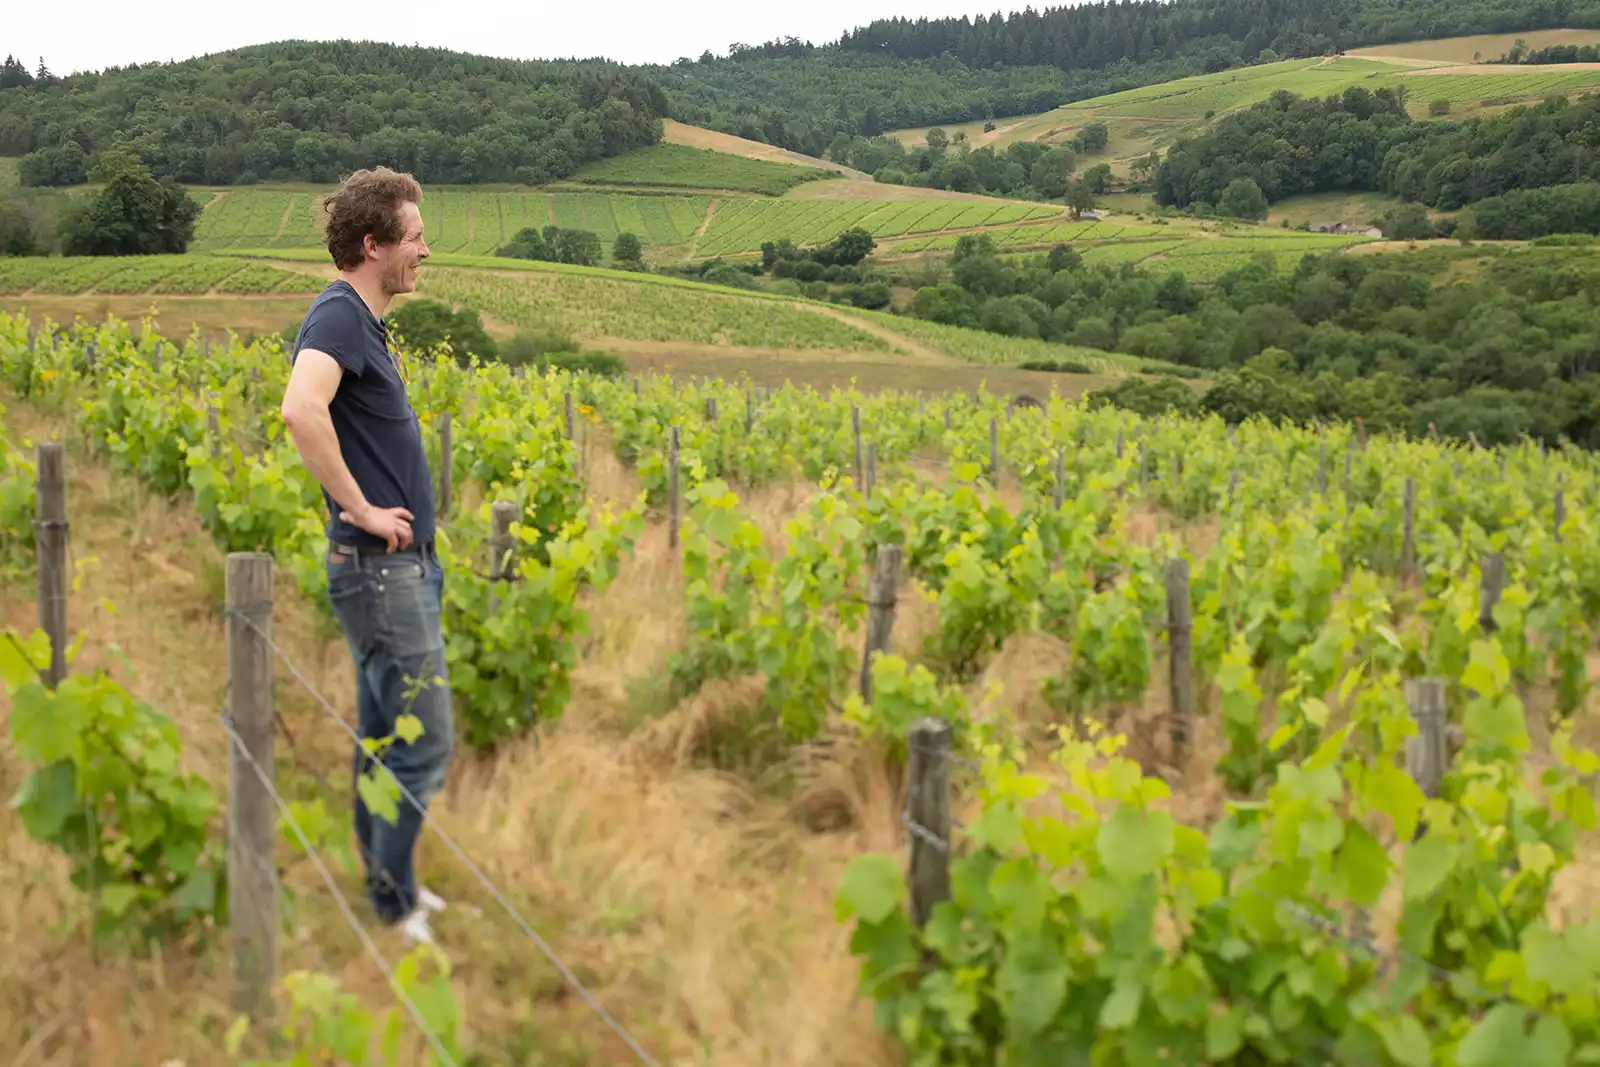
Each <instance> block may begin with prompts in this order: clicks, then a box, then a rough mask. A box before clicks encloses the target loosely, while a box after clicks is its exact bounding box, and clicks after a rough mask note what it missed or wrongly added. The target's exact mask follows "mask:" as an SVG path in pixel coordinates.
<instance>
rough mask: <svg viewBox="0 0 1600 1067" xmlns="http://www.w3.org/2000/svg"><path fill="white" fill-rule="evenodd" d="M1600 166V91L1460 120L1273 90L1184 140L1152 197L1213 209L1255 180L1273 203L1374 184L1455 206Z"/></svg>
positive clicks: (1360, 96)
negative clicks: (1233, 188)
mask: <svg viewBox="0 0 1600 1067" xmlns="http://www.w3.org/2000/svg"><path fill="white" fill-rule="evenodd" d="M1597 163H1600V95H1596V94H1590V95H1586V96H1583V97H1580V98H1578V99H1575V100H1568V99H1566V98H1563V97H1552V98H1551V99H1549V100H1546V101H1544V102H1543V103H1540V104H1536V105H1531V106H1526V107H1519V108H1514V109H1512V110H1510V111H1506V112H1504V113H1502V114H1499V115H1496V116H1493V117H1491V118H1473V119H1469V120H1468V121H1466V122H1461V123H1454V122H1448V121H1444V120H1434V119H1425V120H1419V119H1412V118H1411V117H1410V116H1409V115H1408V114H1407V113H1406V110H1405V103H1404V99H1403V97H1402V96H1401V95H1400V94H1399V93H1396V92H1394V91H1392V90H1389V89H1379V90H1378V91H1377V92H1369V91H1368V90H1366V89H1363V88H1361V87H1359V86H1352V87H1351V88H1349V89H1346V90H1345V91H1344V92H1343V93H1340V94H1337V95H1334V96H1329V97H1327V98H1325V99H1313V98H1307V97H1301V96H1295V95H1293V94H1290V93H1286V92H1279V93H1274V94H1273V96H1272V97H1271V98H1270V99H1268V100H1265V101H1263V102H1261V103H1260V104H1257V105H1255V106H1254V107H1251V108H1247V109H1245V110H1243V111H1241V112H1239V113H1237V114H1234V115H1230V116H1228V117H1226V118H1224V119H1223V120H1222V121H1221V122H1219V123H1217V125H1216V126H1215V127H1213V128H1212V129H1211V130H1209V131H1207V132H1205V133H1203V134H1199V135H1197V136H1194V137H1190V138H1186V139H1183V140H1180V141H1178V142H1176V143H1175V144H1174V145H1173V146H1172V148H1171V150H1170V151H1169V152H1168V153H1167V156H1166V158H1165V159H1164V160H1163V161H1162V163H1161V165H1160V167H1159V168H1158V170H1157V171H1156V177H1155V186H1156V188H1155V197H1156V200H1157V202H1158V203H1161V204H1170V205H1176V206H1178V207H1182V208H1188V207H1194V206H1200V207H1203V208H1205V209H1211V208H1214V207H1216V206H1217V205H1218V204H1219V203H1220V201H1221V200H1222V197H1223V194H1224V192H1225V190H1226V189H1227V188H1228V186H1229V184H1230V183H1233V182H1238V181H1242V180H1245V179H1248V180H1249V181H1251V182H1253V183H1254V184H1255V186H1256V187H1258V188H1259V189H1260V191H1261V193H1262V194H1264V195H1265V198H1266V199H1267V200H1268V201H1276V200H1281V199H1283V198H1285V197H1289V196H1297V195H1300V194H1303V193H1320V192H1335V191H1367V192H1383V193H1389V194H1391V195H1393V196H1397V197H1399V198H1401V199H1402V200H1407V201H1414V202H1416V203H1420V204H1426V205H1428V206H1430V207H1433V208H1436V209H1438V210H1441V211H1453V210H1455V209H1457V208H1461V207H1464V206H1466V205H1468V204H1472V203H1475V202H1477V201H1480V200H1485V199H1488V198H1491V197H1501V196H1504V195H1505V194H1508V193H1511V192H1513V191H1516V190H1529V189H1542V188H1546V187H1550V186H1557V185H1565V184H1570V183H1574V182H1581V181H1583V180H1585V179H1587V178H1590V177H1592V176H1594V175H1595V174H1596V173H1597V170H1596V167H1597ZM1553 214H1554V213H1552V215H1553ZM1543 232H1551V231H1543ZM1481 235H1482V236H1488V234H1487V233H1482V234H1481Z"/></svg>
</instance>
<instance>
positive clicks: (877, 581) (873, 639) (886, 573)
mask: <svg viewBox="0 0 1600 1067" xmlns="http://www.w3.org/2000/svg"><path fill="white" fill-rule="evenodd" d="M900 551H901V550H900V546H899V545H896V544H884V545H879V546H878V551H877V553H876V554H875V557H874V559H873V563H872V584H871V585H869V586H868V587H867V643H866V646H865V647H864V648H863V650H862V652H861V699H862V700H865V701H866V702H867V703H869V704H870V703H872V657H873V655H874V654H875V653H878V652H887V651H888V650H889V635H890V633H891V632H892V631H893V630H894V606H895V589H896V586H897V585H898V583H899V580H900Z"/></svg>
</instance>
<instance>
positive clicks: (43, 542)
mask: <svg viewBox="0 0 1600 1067" xmlns="http://www.w3.org/2000/svg"><path fill="white" fill-rule="evenodd" d="M34 451H35V468H36V471H37V473H36V475H35V483H34V491H35V493H36V495H37V503H36V505H35V507H36V511H35V513H34V543H35V546H36V551H37V553H38V566H39V590H38V598H39V628H40V629H41V630H43V631H44V632H45V633H47V634H49V635H50V666H49V668H48V669H47V671H46V674H45V676H44V679H43V681H44V684H45V686H46V687H48V688H50V689H54V688H55V687H56V686H58V685H60V684H61V680H62V679H63V678H65V677H66V676H67V451H66V447H65V446H64V445H62V444H61V443H60V442H59V441H41V442H39V444H38V446H37V448H36V449H35V450H34Z"/></svg>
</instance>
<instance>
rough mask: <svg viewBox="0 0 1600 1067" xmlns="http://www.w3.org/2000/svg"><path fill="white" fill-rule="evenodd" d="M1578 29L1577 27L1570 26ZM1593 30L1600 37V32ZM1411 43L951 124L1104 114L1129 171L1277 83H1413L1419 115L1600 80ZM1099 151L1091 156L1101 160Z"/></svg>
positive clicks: (997, 137)
mask: <svg viewBox="0 0 1600 1067" xmlns="http://www.w3.org/2000/svg"><path fill="white" fill-rule="evenodd" d="M1567 36H1571V35H1567ZM1592 36H1595V37H1600V33H1597V34H1593V35H1592ZM1425 43H1426V44H1427V45H1429V46H1432V47H1428V48H1420V47H1419V48H1418V49H1417V51H1418V52H1431V53H1433V54H1440V53H1439V51H1438V50H1439V49H1443V50H1444V53H1445V54H1449V53H1452V52H1454V51H1458V50H1459V48H1460V47H1462V46H1459V45H1457V44H1456V43H1455V42H1452V41H1448V40H1446V41H1431V42H1425ZM1406 47H1407V46H1405V45H1394V46H1389V47H1387V48H1375V49H1372V51H1373V52H1374V53H1382V54H1381V55H1378V54H1375V55H1373V56H1372V57H1356V56H1338V57H1324V58H1320V59H1296V60H1286V61H1283V62H1277V63H1265V64H1261V65H1259V66H1251V67H1242V68H1239V69H1235V70H1226V71H1221V72H1218V73H1215V74H1203V75H1198V76H1194V77H1187V78H1179V79H1176V80H1173V81H1168V82H1161V83H1158V84H1153V85H1147V86H1142V87H1139V88H1135V89H1128V90H1124V91H1122V92H1118V93H1111V94H1109V95H1105V96H1097V97H1093V98H1090V99H1087V100H1081V101H1077V102H1074V103H1071V104H1067V105H1064V106H1062V107H1059V108H1056V109H1054V110H1052V111H1047V112H1043V113H1041V114H1036V115H1028V116H1022V117H1018V118H1012V119H1003V120H1000V121H999V122H998V123H996V124H994V126H993V128H992V129H990V130H988V131H985V130H984V129H983V126H984V124H983V123H967V124H965V125H959V126H952V127H947V128H945V129H946V133H948V134H950V135H952V136H954V135H956V134H958V133H960V134H965V135H966V139H967V143H968V144H970V145H971V146H972V147H974V148H983V147H993V148H996V149H1000V148H1004V147H1005V146H1006V145H1009V144H1012V143H1015V142H1018V141H1034V142H1042V143H1045V144H1063V143H1066V142H1068V141H1070V140H1071V139H1072V138H1073V137H1074V136H1075V135H1076V134H1077V133H1078V132H1079V131H1080V130H1082V129H1083V128H1084V127H1085V126H1088V125H1091V124H1095V123H1099V124H1103V125H1104V126H1105V127H1106V128H1107V131H1108V133H1109V134H1110V144H1109V146H1108V148H1107V150H1106V153H1105V155H1104V157H1103V158H1104V161H1106V162H1109V163H1110V164H1111V165H1112V169H1113V171H1114V172H1116V173H1118V174H1126V173H1127V172H1128V170H1129V169H1130V167H1131V165H1132V164H1133V162H1134V161H1135V160H1138V159H1140V158H1142V157H1144V156H1147V155H1149V154H1150V153H1151V152H1152V151H1155V150H1161V149H1165V148H1166V147H1167V146H1168V145H1170V144H1172V143H1173V142H1174V141H1176V140H1177V139H1178V138H1180V137H1183V136H1185V135H1188V134H1191V133H1194V132H1196V131H1198V130H1200V129H1202V128H1204V127H1205V126H1206V125H1208V124H1209V123H1211V122H1213V121H1214V120H1216V119H1218V118H1220V117H1222V116H1224V115H1226V114H1228V113H1229V112H1232V111H1237V110H1239V109H1241V108H1245V107H1249V106H1250V105H1252V104H1256V103H1259V102H1261V101H1263V100H1266V99H1267V98H1268V97H1270V96H1272V94H1273V93H1276V92H1289V93H1294V94H1297V95H1301V96H1326V95H1329V94H1332V93H1337V92H1340V91H1341V90H1343V89H1345V88H1347V87H1349V86H1352V85H1359V86H1361V87H1362V88H1365V89H1369V90H1376V89H1380V88H1391V89H1404V90H1405V93H1406V98H1407V102H1408V106H1409V108H1410V110H1411V111H1412V113H1413V114H1414V115H1417V116H1422V115H1426V114H1428V105H1429V103H1431V102H1432V101H1434V100H1447V101H1450V102H1451V103H1452V105H1453V107H1452V111H1451V114H1452V115H1453V116H1455V117H1464V116H1466V115H1468V114H1471V113H1474V112H1476V111H1478V110H1481V109H1482V108H1484V107H1495V106H1501V105H1505V104H1511V103H1517V102H1529V101H1533V100H1538V99H1540V98H1541V97H1543V96H1544V95H1545V94H1547V93H1552V92H1553V93H1560V94H1570V93H1574V92H1580V91H1584V90H1593V89H1596V88H1600V69H1593V70H1573V69H1554V70H1542V69H1540V68H1538V67H1525V66H1513V65H1509V64H1486V63H1485V64H1475V65H1471V66H1469V67H1463V66H1461V65H1459V64H1454V63H1451V62H1449V61H1446V60H1436V59H1428V58H1425V57H1420V56H1419V57H1417V58H1411V57H1408V56H1407V55H1406V54H1405V53H1404V52H1402V51H1400V50H1401V49H1404V48H1406ZM927 132H928V127H917V128H911V129H903V130H897V131H895V132H893V133H892V134H890V136H892V137H894V138H895V139H896V140H898V141H900V142H901V143H903V144H905V145H907V146H908V147H910V146H915V145H921V144H922V143H924V142H925V140H926V136H927ZM1101 159H1102V157H1099V156H1096V157H1095V158H1094V159H1092V160H1089V161H1088V162H1100V161H1101Z"/></svg>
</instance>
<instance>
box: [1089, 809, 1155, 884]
mask: <svg viewBox="0 0 1600 1067" xmlns="http://www.w3.org/2000/svg"><path fill="white" fill-rule="evenodd" d="M1173 844H1174V840H1173V830H1172V816H1171V815H1170V814H1168V813H1167V812H1164V811H1152V812H1145V813H1141V812H1140V811H1139V810H1138V809H1137V808H1135V807H1133V806H1132V805H1131V804H1124V805H1122V806H1121V807H1119V808H1118V809H1117V810H1116V812H1115V813H1114V814H1113V815H1112V816H1111V818H1109V819H1107V820H1106V821H1105V822H1104V823H1102V824H1101V825H1100V832H1099V834H1098V835H1097V837H1096V839H1095V848H1096V850H1097V851H1098V852H1099V855H1100V862H1101V863H1103V864H1105V866H1106V870H1107V871H1108V872H1109V873H1110V874H1112V875H1113V876H1115V877H1120V878H1138V877H1141V876H1142V875H1146V874H1153V873H1155V871H1156V870H1157V869H1159V868H1160V866H1161V864H1162V862H1163V861H1164V860H1165V859H1166V858H1167V857H1168V856H1170V855H1172V849H1173Z"/></svg>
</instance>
